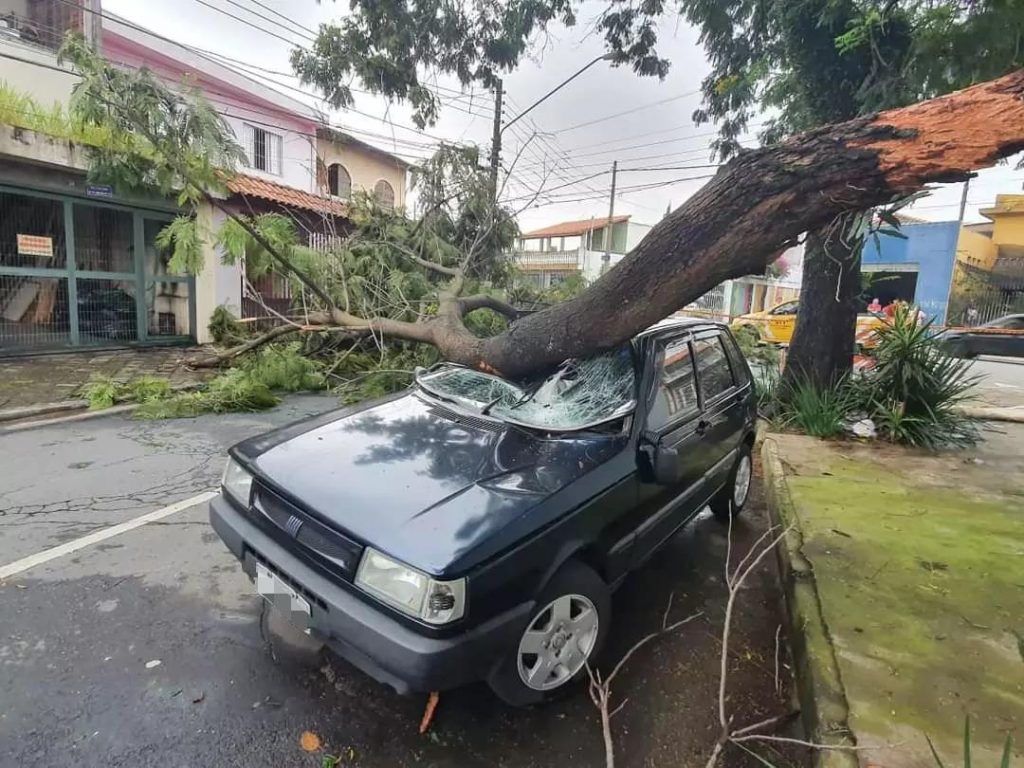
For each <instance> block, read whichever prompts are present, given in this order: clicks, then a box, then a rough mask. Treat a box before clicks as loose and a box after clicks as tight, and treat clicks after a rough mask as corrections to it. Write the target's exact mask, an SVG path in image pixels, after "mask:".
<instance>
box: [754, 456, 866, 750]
mask: <svg viewBox="0 0 1024 768" xmlns="http://www.w3.org/2000/svg"><path fill="white" fill-rule="evenodd" d="M761 465H762V471H763V473H764V487H765V498H766V500H767V503H768V514H769V515H770V517H771V522H772V523H773V524H774V525H780V526H782V527H783V528H785V527H789V526H792V530H790V532H789V533H788V534H787V535H786V537H785V538H784V539H783V541H782V542H781V544H780V546H779V547H777V548H776V550H775V552H776V559H777V560H778V566H779V575H780V578H781V580H782V589H783V593H784V594H785V600H786V621H787V627H786V629H787V633H788V635H789V639H790V647H791V649H792V653H793V664H794V668H793V673H794V677H795V678H796V687H797V695H798V697H799V699H800V717H801V719H802V720H803V725H804V730H805V732H806V734H807V738H808V740H809V741H812V742H814V743H816V744H834V745H845V746H855V744H856V741H855V739H854V738H853V732H852V731H851V729H850V726H849V722H848V718H849V713H850V709H849V705H848V703H847V700H846V689H845V688H844V687H843V681H842V678H841V677H840V674H839V664H838V662H837V661H836V656H835V649H834V648H833V646H832V640H831V637H830V635H829V631H828V626H827V625H826V623H825V617H824V616H823V615H822V612H821V602H820V600H819V598H818V587H817V584H815V581H814V568H813V566H812V565H811V563H810V562H809V561H808V560H807V559H806V558H805V557H804V555H803V552H802V551H801V549H802V547H803V533H802V532H801V530H800V518H799V516H798V515H797V511H796V506H795V505H794V504H793V499H792V497H791V496H790V493H789V487H788V485H787V484H786V475H785V471H784V470H783V467H782V460H781V459H780V458H779V450H778V445H777V444H776V443H775V441H774V440H772V439H771V437H770V436H769V437H767V438H766V439H765V440H764V442H762V444H761ZM814 765H815V767H816V768H858V766H859V765H860V761H859V760H858V759H857V756H856V753H854V752H848V751H845V750H835V749H821V750H816V751H815V753H814Z"/></svg>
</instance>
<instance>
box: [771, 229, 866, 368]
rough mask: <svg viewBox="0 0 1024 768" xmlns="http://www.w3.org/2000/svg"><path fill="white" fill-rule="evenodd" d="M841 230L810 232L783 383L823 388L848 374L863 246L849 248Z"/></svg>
mask: <svg viewBox="0 0 1024 768" xmlns="http://www.w3.org/2000/svg"><path fill="white" fill-rule="evenodd" d="M841 235H842V233H841V231H840V228H839V227H831V228H829V227H826V228H825V229H824V230H818V231H815V232H811V233H808V235H807V242H806V244H805V248H804V275H803V280H802V282H801V284H800V312H799V313H798V314H797V316H796V330H795V332H794V334H793V342H792V345H791V346H790V350H789V355H788V357H787V358H786V372H785V381H786V383H787V384H795V383H796V382H797V381H806V382H808V383H810V384H813V385H814V386H816V387H819V388H824V387H826V386H828V385H830V384H832V383H834V382H837V381H839V380H840V379H841V378H842V377H843V376H845V375H846V374H848V373H849V372H850V368H851V365H852V362H853V344H854V334H855V331H856V326H857V301H858V300H859V298H860V251H861V249H860V246H859V245H856V246H854V247H853V248H851V247H850V246H849V245H848V244H847V243H846V242H844V240H845V238H844V237H842V236H841Z"/></svg>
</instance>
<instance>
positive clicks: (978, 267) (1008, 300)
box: [950, 194, 1024, 325]
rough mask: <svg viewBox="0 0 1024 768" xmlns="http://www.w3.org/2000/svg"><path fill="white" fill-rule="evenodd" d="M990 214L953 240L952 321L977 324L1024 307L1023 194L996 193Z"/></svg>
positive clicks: (1018, 310) (1015, 311)
mask: <svg viewBox="0 0 1024 768" xmlns="http://www.w3.org/2000/svg"><path fill="white" fill-rule="evenodd" d="M981 215H982V216H984V217H985V218H987V219H988V221H987V222H984V223H982V224H971V225H969V226H966V227H964V228H963V229H962V230H961V232H960V237H959V240H958V241H957V246H956V250H957V261H956V275H955V277H954V280H953V296H952V298H951V300H950V317H951V322H955V323H957V324H964V325H976V324H979V323H984V322H988V321H989V320H993V319H995V318H997V317H1001V316H1002V315H1008V314H1012V313H1018V312H1024V195H1018V194H1008V195H997V196H996V199H995V202H994V203H993V204H992V205H991V206H989V207H987V208H982V209H981Z"/></svg>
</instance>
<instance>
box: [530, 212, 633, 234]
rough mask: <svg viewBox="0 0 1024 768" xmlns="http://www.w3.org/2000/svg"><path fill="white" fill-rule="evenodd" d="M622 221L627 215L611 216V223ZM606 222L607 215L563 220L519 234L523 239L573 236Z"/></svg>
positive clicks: (625, 219)
mask: <svg viewBox="0 0 1024 768" xmlns="http://www.w3.org/2000/svg"><path fill="white" fill-rule="evenodd" d="M624 221H629V216H628V215H626V216H613V217H612V223H613V224H621V223H622V222H624ZM607 223H608V217H607V216H604V217H602V218H600V219H580V220H579V221H563V222H562V223H561V224H552V225H551V226H550V227H544V228H543V229H535V230H534V231H533V232H526V233H525V234H522V235H520V237H522V238H524V239H530V238H534V237H574V236H576V235H585V234H587V232H592V231H593V230H595V229H602V228H604V226H605V225H606V224H607Z"/></svg>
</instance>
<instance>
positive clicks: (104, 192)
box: [85, 184, 114, 197]
mask: <svg viewBox="0 0 1024 768" xmlns="http://www.w3.org/2000/svg"><path fill="white" fill-rule="evenodd" d="M85 194H86V195H87V196H88V197H113V196H114V188H113V187H111V186H109V185H107V184H90V185H89V186H87V187H86V188H85Z"/></svg>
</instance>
